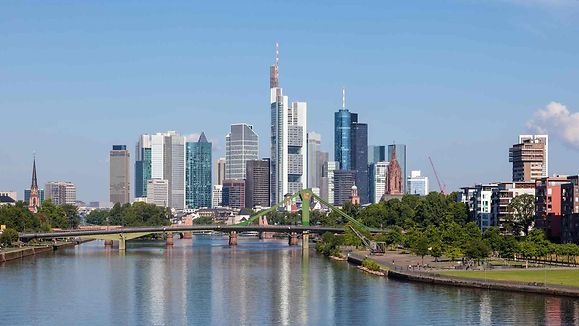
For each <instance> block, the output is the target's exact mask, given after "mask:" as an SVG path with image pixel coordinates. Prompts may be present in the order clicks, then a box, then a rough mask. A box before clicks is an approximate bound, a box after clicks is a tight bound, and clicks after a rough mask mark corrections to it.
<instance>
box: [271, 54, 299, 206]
mask: <svg viewBox="0 0 579 326" xmlns="http://www.w3.org/2000/svg"><path fill="white" fill-rule="evenodd" d="M278 53H279V51H278V49H277V45H276V61H275V65H272V66H271V67H270V109H271V202H272V203H277V202H279V201H281V200H283V199H284V197H285V195H286V194H288V193H294V192H297V191H299V190H302V189H304V188H305V187H306V186H307V181H308V176H307V144H306V141H307V135H306V131H307V104H306V103H305V102H293V103H292V105H291V106H289V105H288V97H287V96H284V95H283V91H282V88H281V87H280V86H279V64H278V63H279V60H278Z"/></svg>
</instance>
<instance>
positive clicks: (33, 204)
mask: <svg viewBox="0 0 579 326" xmlns="http://www.w3.org/2000/svg"><path fill="white" fill-rule="evenodd" d="M38 207H40V192H39V190H38V181H37V180H36V157H35V158H34V162H33V163H32V184H31V185H30V198H29V199H28V210H29V211H31V212H32V213H36V212H38Z"/></svg>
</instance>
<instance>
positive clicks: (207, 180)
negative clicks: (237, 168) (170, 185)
mask: <svg viewBox="0 0 579 326" xmlns="http://www.w3.org/2000/svg"><path fill="white" fill-rule="evenodd" d="M185 170H186V177H185V179H186V196H185V198H186V199H185V200H186V205H187V208H201V207H211V206H212V178H211V143H210V142H208V141H207V137H205V133H203V132H202V133H201V136H199V139H198V140H197V142H187V144H186V167H185Z"/></svg>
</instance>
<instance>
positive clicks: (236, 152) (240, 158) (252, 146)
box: [225, 123, 259, 180]
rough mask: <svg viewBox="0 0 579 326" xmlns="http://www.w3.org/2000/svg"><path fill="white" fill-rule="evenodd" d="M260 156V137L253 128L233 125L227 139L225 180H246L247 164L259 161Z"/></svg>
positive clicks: (240, 124) (243, 124) (244, 125)
mask: <svg viewBox="0 0 579 326" xmlns="http://www.w3.org/2000/svg"><path fill="white" fill-rule="evenodd" d="M258 155H259V147H258V136H257V134H256V133H255V131H253V126H251V125H248V124H245V123H236V124H232V125H231V131H230V132H229V134H227V136H226V137H225V179H228V180H241V179H245V167H246V162H247V161H250V160H257V159H258Z"/></svg>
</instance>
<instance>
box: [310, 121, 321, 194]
mask: <svg viewBox="0 0 579 326" xmlns="http://www.w3.org/2000/svg"><path fill="white" fill-rule="evenodd" d="M321 144H322V136H321V135H320V134H318V133H316V132H309V133H308V159H307V162H308V185H307V187H308V188H310V189H311V188H318V187H319V186H320V184H319V183H320V177H321V175H322V169H321V168H320V164H319V160H320V153H321V150H320V146H321Z"/></svg>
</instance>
